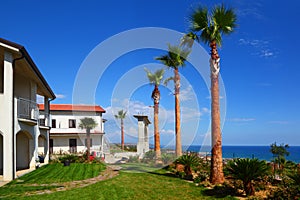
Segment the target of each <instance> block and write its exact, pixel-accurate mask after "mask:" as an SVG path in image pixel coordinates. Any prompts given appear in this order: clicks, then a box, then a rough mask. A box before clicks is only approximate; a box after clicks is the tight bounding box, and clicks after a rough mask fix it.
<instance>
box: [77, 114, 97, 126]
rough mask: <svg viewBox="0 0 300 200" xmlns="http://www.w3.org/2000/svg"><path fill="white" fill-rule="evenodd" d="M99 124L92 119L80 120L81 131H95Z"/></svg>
mask: <svg viewBox="0 0 300 200" xmlns="http://www.w3.org/2000/svg"><path fill="white" fill-rule="evenodd" d="M97 125H98V124H97V122H96V121H95V120H94V119H93V118H90V117H85V118H83V119H80V122H79V128H81V129H93V128H95V127H96V126H97Z"/></svg>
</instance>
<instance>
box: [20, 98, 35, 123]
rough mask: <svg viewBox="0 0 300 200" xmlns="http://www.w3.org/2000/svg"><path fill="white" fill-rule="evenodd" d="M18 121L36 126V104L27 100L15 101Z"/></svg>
mask: <svg viewBox="0 0 300 200" xmlns="http://www.w3.org/2000/svg"><path fill="white" fill-rule="evenodd" d="M17 116H18V120H19V121H22V122H25V123H27V124H30V125H36V124H37V121H38V117H39V109H38V106H37V103H36V102H34V101H31V100H28V99H23V98H18V99H17Z"/></svg>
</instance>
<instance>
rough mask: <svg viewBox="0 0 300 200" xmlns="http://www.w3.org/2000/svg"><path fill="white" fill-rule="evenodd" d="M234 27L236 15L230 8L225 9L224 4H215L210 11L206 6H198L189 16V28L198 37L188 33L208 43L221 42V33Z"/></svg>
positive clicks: (228, 32) (229, 31)
mask: <svg viewBox="0 0 300 200" xmlns="http://www.w3.org/2000/svg"><path fill="white" fill-rule="evenodd" d="M235 27H236V15H235V13H234V11H233V10H232V9H226V7H225V6H224V5H221V6H216V7H215V8H214V9H213V10H212V11H211V12H208V10H207V8H206V7H198V8H197V9H196V10H195V11H194V13H193V14H192V15H191V17H190V30H191V31H192V32H193V33H194V34H195V35H197V33H198V32H201V33H200V36H199V37H196V36H195V35H194V36H193V34H191V33H190V35H189V36H190V37H191V36H193V37H194V39H197V38H200V40H202V41H203V42H204V43H206V44H209V43H210V42H212V41H215V42H216V43H217V45H219V46H221V44H222V34H230V33H231V32H232V31H233V28H235Z"/></svg>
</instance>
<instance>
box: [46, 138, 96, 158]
mask: <svg viewBox="0 0 300 200" xmlns="http://www.w3.org/2000/svg"><path fill="white" fill-rule="evenodd" d="M50 138H51V139H53V153H54V154H59V153H60V152H62V153H69V149H70V147H69V145H70V144H69V139H76V142H77V152H78V153H84V152H85V151H86V146H85V139H86V136H85V135H80V136H79V135H72V136H51V137H50ZM91 139H92V146H91V151H100V146H101V139H102V135H100V134H97V135H91Z"/></svg>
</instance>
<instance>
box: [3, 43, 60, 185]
mask: <svg viewBox="0 0 300 200" xmlns="http://www.w3.org/2000/svg"><path fill="white" fill-rule="evenodd" d="M37 95H40V96H42V97H43V99H44V105H45V110H44V112H45V114H44V124H39V120H38V119H39V109H38V106H37ZM53 99H55V95H54V93H53V91H52V89H51V88H50V86H49V85H48V83H47V82H46V80H45V78H44V77H43V76H42V74H41V72H40V71H39V70H38V68H37V66H36V65H35V63H34V62H33V60H32V58H31V57H30V55H29V54H28V52H27V51H26V49H25V48H24V47H23V46H21V45H19V44H16V43H13V42H10V41H7V40H4V39H1V38H0V176H2V177H3V180H12V179H14V178H16V177H17V175H16V174H17V171H18V170H22V169H29V168H32V169H34V168H35V166H36V160H37V158H38V153H39V152H38V149H39V148H40V149H41V151H42V152H40V153H43V155H44V157H45V162H47V161H48V158H49V144H48V141H49V131H50V124H49V104H50V102H49V101H50V100H53Z"/></svg>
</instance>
